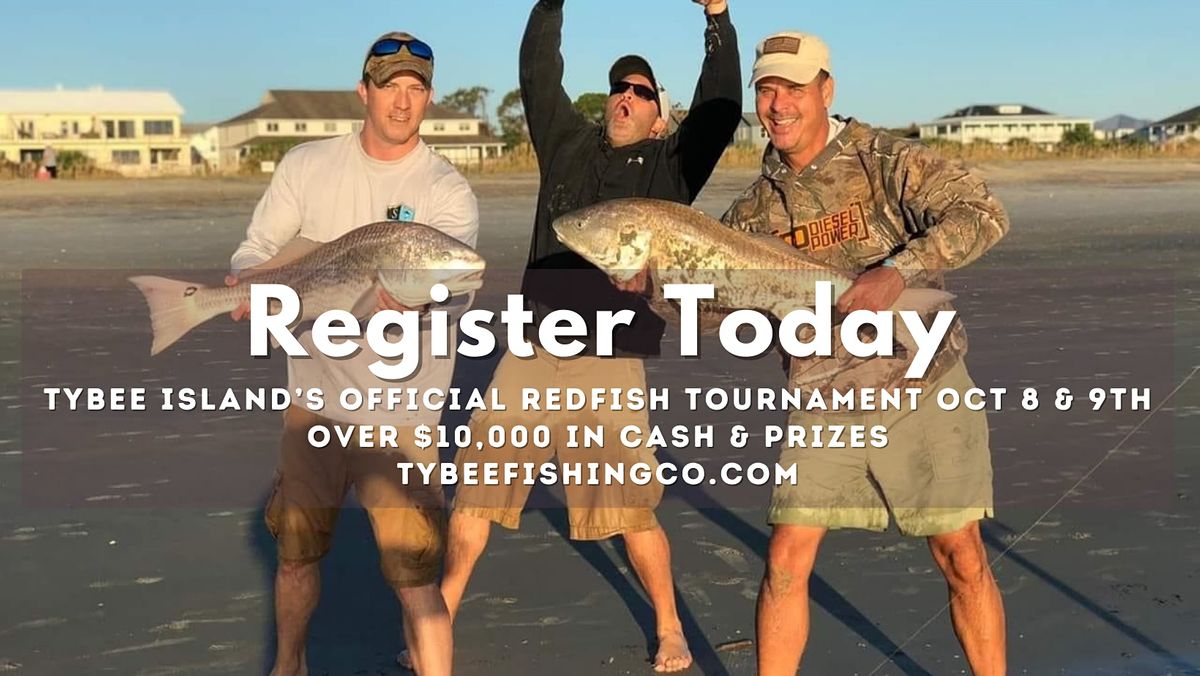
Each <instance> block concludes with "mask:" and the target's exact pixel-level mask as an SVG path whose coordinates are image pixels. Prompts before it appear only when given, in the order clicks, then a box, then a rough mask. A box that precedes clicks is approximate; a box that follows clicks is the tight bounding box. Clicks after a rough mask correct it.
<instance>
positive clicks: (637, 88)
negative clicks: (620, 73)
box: [608, 80, 658, 101]
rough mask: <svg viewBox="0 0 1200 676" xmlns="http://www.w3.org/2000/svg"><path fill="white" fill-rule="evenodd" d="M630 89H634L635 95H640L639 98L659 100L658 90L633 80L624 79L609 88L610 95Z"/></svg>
mask: <svg viewBox="0 0 1200 676" xmlns="http://www.w3.org/2000/svg"><path fill="white" fill-rule="evenodd" d="M630 89H632V90H633V95H634V96H636V97H638V98H639V99H641V100H643V101H657V100H658V92H656V91H654V90H653V89H652V88H650V87H647V86H646V85H640V84H634V83H632V82H625V81H624V80H622V81H620V82H614V83H613V85H612V88H611V89H609V90H608V95H609V96H616V95H617V94H624V93H625V92H627V91H629V90H630Z"/></svg>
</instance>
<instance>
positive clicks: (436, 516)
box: [226, 33, 479, 676]
mask: <svg viewBox="0 0 1200 676" xmlns="http://www.w3.org/2000/svg"><path fill="white" fill-rule="evenodd" d="M433 63H434V62H433V50H432V49H431V48H430V47H429V45H427V44H426V43H424V42H422V41H420V40H418V39H417V38H415V37H413V36H411V35H409V34H407V33H388V34H386V35H383V36H382V37H380V38H379V39H378V40H376V41H375V42H374V43H372V45H371V47H370V48H369V49H368V51H367V55H366V59H365V61H364V62H363V66H362V78H361V81H360V82H359V84H358V95H359V98H360V99H361V100H362V102H363V104H364V105H365V106H366V119H365V121H364V122H363V127H362V131H361V132H357V133H351V134H347V135H344V136H338V137H334V138H331V139H326V140H322V141H313V142H310V143H304V144H302V145H299V146H297V147H295V148H293V149H292V150H291V151H290V152H288V153H287V155H285V156H284V158H283V160H282V161H281V162H280V163H279V166H278V168H277V169H276V171H275V173H274V175H273V176H272V178H271V184H270V186H269V187H268V188H267V192H266V194H265V195H263V198H262V200H261V201H260V202H259V203H258V207H257V208H256V209H255V211H254V217H253V219H252V220H251V222H250V226H249V228H248V230H247V233H246V240H245V241H244V242H242V244H241V246H239V247H238V249H237V251H236V252H235V253H234V254H233V259H232V265H231V267H232V274H231V276H230V278H228V279H227V280H226V283H228V284H236V283H237V282H238V277H239V276H241V277H243V278H246V277H252V275H253V273H254V270H253V269H252V268H257V269H264V268H271V267H278V266H280V265H284V264H286V263H288V262H291V261H294V260H296V259H297V258H299V257H300V256H302V255H303V254H304V253H307V252H308V251H310V250H312V249H313V248H314V247H315V244H314V243H318V242H328V241H331V240H334V239H336V238H338V237H339V236H341V235H344V234H346V233H347V232H350V231H351V230H354V229H355V228H358V227H360V226H363V225H367V224H370V223H375V222H378V221H385V220H392V221H402V222H419V223H424V224H425V225H429V226H431V227H434V228H437V229H439V230H441V231H442V232H445V233H446V234H448V235H451V236H452V237H455V238H456V239H458V240H460V241H462V242H464V243H466V244H468V245H470V246H475V241H476V238H477V235H478V231H479V212H478V207H477V205H476V201H475V195H474V194H473V193H472V191H471V187H470V185H469V184H468V183H467V181H466V179H464V178H463V177H462V176H461V175H460V174H459V173H458V172H457V171H456V170H455V169H454V167H452V166H451V165H450V163H449V162H447V161H446V160H445V159H443V158H442V157H441V156H439V155H437V154H436V153H434V152H433V150H432V149H431V148H430V147H429V146H427V145H425V143H424V142H423V141H422V140H421V137H420V135H419V132H420V128H421V121H422V120H423V119H424V118H425V113H426V110H427V108H428V106H429V103H430V101H431V100H432V98H433ZM383 308H387V309H391V310H397V311H401V312H403V311H406V310H410V309H419V308H406V307H404V306H403V305H400V304H399V303H397V302H396V301H395V300H394V299H392V298H391V297H390V296H388V295H387V294H386V293H384V292H382V291H381V292H380V295H379V307H377V308H376V309H377V310H378V309H383ZM245 314H246V308H245V307H242V308H239V309H238V310H236V311H235V312H234V319H241V318H243V317H244V316H245ZM298 339H299V341H300V343H301V344H302V345H304V346H305V348H306V350H307V352H308V353H309V354H313V355H317V354H319V351H318V350H317V349H316V347H315V346H314V343H313V335H312V332H311V331H304V332H303V333H301V335H300V336H299V338H298ZM451 340H453V337H451ZM355 342H358V343H359V344H360V346H362V348H363V349H360V350H359V351H358V352H357V353H356V354H355V355H353V356H351V357H347V358H344V359H330V358H319V357H314V358H311V359H304V358H297V359H292V358H289V359H288V387H289V389H291V390H293V391H295V390H301V389H303V390H308V389H310V388H319V389H320V390H321V391H322V392H323V393H324V399H325V407H324V409H322V410H321V411H320V412H314V411H311V410H309V409H308V408H306V407H304V406H300V405H293V406H292V407H291V408H289V409H288V410H287V412H286V414H285V415H284V421H283V426H284V430H283V439H282V441H281V442H280V458H279V469H278V472H277V474H276V482H275V488H274V491H273V493H272V495H271V497H270V499H269V502H268V503H267V507H266V521H267V526H268V528H269V530H270V532H271V534H272V535H273V536H274V537H275V539H276V542H277V555H278V560H279V566H278V570H277V572H276V576H275V624H276V635H277V639H278V648H277V651H276V655H275V666H274V669H273V670H272V671H271V674H272V675H273V676H293V675H296V674H307V673H308V667H307V664H306V659H305V641H306V636H307V632H308V624H309V619H310V618H311V617H312V614H313V611H314V609H315V608H316V606H317V599H318V597H319V595H320V570H319V568H318V564H319V562H320V560H321V558H322V557H324V556H325V554H326V553H327V552H328V551H329V547H330V544H331V543H332V541H333V533H334V526H335V525H336V523H337V520H338V514H339V511H340V507H341V505H342V502H343V501H344V500H345V498H346V493H347V492H348V491H349V489H350V487H351V486H353V487H354V488H355V492H356V494H357V497H358V500H359V502H361V503H362V505H363V506H364V507H365V508H366V511H367V514H368V516H369V517H370V520H371V527H372V529H373V530H374V532H375V541H376V543H377V545H378V547H379V554H380V555H379V561H380V567H381V569H382V571H383V576H384V579H385V580H386V581H387V582H388V584H389V585H390V586H391V587H392V589H393V590H394V592H395V594H396V596H397V598H398V599H399V600H400V605H401V608H402V611H403V616H404V635H405V642H406V644H407V646H408V648H409V650H410V651H411V654H412V658H413V662H414V663H415V668H416V671H417V673H419V674H421V675H422V676H448V675H449V674H450V673H451V661H452V657H453V642H452V638H451V626H450V614H449V613H448V612H447V610H446V604H445V601H444V600H443V599H442V593H441V591H440V590H439V588H438V585H437V582H438V576H439V575H440V573H441V570H442V562H443V555H444V552H445V537H446V514H445V507H444V497H443V494H442V488H441V486H440V485H438V484H437V483H436V480H435V482H433V483H432V485H425V484H423V483H422V484H417V485H406V484H405V483H404V482H403V480H402V476H403V475H402V473H401V472H399V471H398V470H397V469H396V464H397V463H398V462H414V463H417V462H420V463H428V462H436V461H437V452H436V449H420V448H418V447H417V445H416V440H415V438H414V431H415V429H416V427H417V426H419V425H425V424H428V425H436V424H437V423H438V421H439V419H440V413H439V412H438V411H430V410H420V411H389V410H386V409H384V410H376V411H369V410H365V409H362V410H353V411H351V410H344V409H342V407H341V406H340V405H339V403H338V398H339V397H338V395H339V393H341V392H342V391H344V390H347V389H355V390H358V391H362V392H365V391H367V390H369V389H371V388H380V387H387V386H389V385H393V383H388V382H386V381H381V380H380V379H378V378H376V377H375V376H374V375H373V374H372V373H370V371H369V366H370V364H371V363H372V362H374V361H375V360H376V359H377V357H376V356H375V354H374V352H373V350H371V349H370V347H367V346H366V341H365V339H356V340H355ZM432 342H433V341H432V339H431V338H430V336H429V335H428V333H427V331H426V330H423V331H422V336H421V344H422V345H425V346H428V345H430V344H431V343H432ZM451 354H453V352H452V353H451ZM420 364H421V367H420V370H419V371H418V372H417V373H416V374H414V375H413V376H412V377H410V378H409V379H407V380H406V381H405V382H404V385H405V386H406V387H413V388H418V389H420V390H432V389H441V390H445V389H447V388H448V387H449V385H450V381H451V376H452V375H453V372H454V360H453V359H452V358H451V359H440V358H439V359H435V358H432V356H431V355H430V354H428V351H426V352H425V353H423V354H422V355H421V361H420ZM316 425H323V426H325V427H331V426H333V425H341V426H343V427H345V426H347V425H363V426H383V425H392V426H395V427H396V428H397V437H398V443H399V446H400V448H399V449H398V450H395V449H386V450H383V449H376V448H369V449H368V448H359V447H357V446H355V445H354V444H350V445H349V446H340V445H339V444H338V442H337V439H336V437H335V438H334V440H333V443H331V444H330V445H329V446H326V447H324V448H316V447H314V446H312V445H311V444H310V443H309V437H308V432H309V430H310V429H311V428H313V427H314V426H316ZM349 619H353V618H349Z"/></svg>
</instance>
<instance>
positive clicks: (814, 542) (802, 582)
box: [764, 526, 825, 594]
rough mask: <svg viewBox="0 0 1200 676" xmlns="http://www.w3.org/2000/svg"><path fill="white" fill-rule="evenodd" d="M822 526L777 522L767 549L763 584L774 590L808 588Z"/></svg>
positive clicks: (785, 592)
mask: <svg viewBox="0 0 1200 676" xmlns="http://www.w3.org/2000/svg"><path fill="white" fill-rule="evenodd" d="M824 536H825V529H824V528H814V527H809V526H776V527H775V530H774V531H773V532H772V533H771V543H770V545H769V547H768V550H767V572H766V575H765V577H764V584H765V586H766V587H767V589H768V591H769V592H771V593H773V594H789V593H792V592H795V591H797V590H798V589H807V588H808V578H809V576H810V575H811V574H812V569H813V565H814V564H815V563H816V560H817V550H818V549H819V548H820V545H821V538H823V537H824Z"/></svg>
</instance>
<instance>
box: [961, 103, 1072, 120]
mask: <svg viewBox="0 0 1200 676" xmlns="http://www.w3.org/2000/svg"><path fill="white" fill-rule="evenodd" d="M1002 115H1054V113H1050V112H1047V111H1045V110H1042V109H1041V108H1034V107H1033V106H1027V105H1024V104H1021V103H1011V104H986V105H978V104H976V105H971V106H967V107H966V108H959V109H958V110H956V111H954V112H953V113H950V114H949V115H943V116H941V117H939V118H938V119H939V120H946V119H950V118H952V117H990V116H1002Z"/></svg>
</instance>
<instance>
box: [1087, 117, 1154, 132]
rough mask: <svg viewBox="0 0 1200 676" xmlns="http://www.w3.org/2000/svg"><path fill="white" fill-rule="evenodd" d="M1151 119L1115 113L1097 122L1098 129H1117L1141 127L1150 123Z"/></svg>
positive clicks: (1096, 127)
mask: <svg viewBox="0 0 1200 676" xmlns="http://www.w3.org/2000/svg"><path fill="white" fill-rule="evenodd" d="M1150 123H1151V121H1150V120H1142V119H1138V118H1136V117H1131V116H1129V115H1113V116H1112V117H1106V118H1104V119H1103V120H1100V121H1099V122H1097V123H1096V124H1095V125H1094V127H1095V129H1096V131H1116V130H1118V129H1141V128H1142V127H1145V126H1146V125H1148V124H1150Z"/></svg>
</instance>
